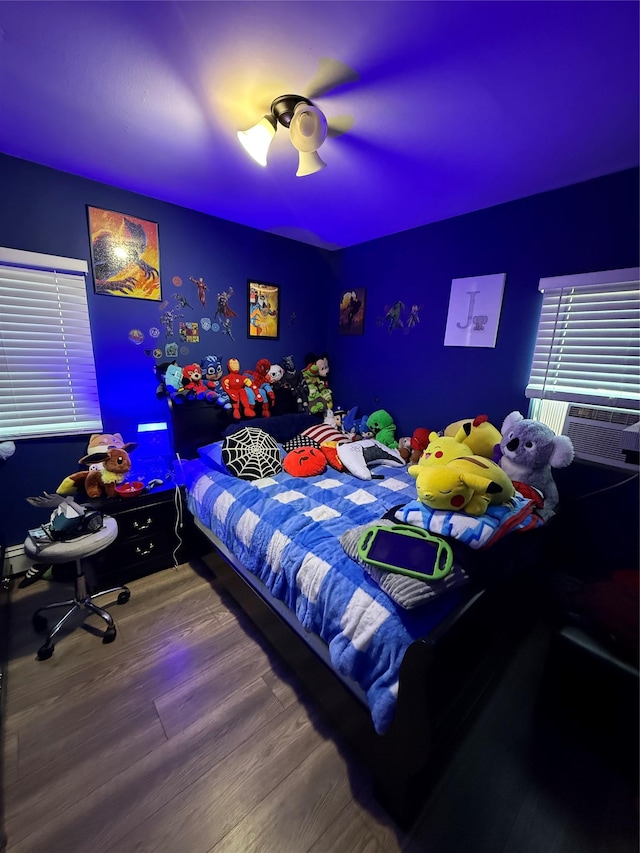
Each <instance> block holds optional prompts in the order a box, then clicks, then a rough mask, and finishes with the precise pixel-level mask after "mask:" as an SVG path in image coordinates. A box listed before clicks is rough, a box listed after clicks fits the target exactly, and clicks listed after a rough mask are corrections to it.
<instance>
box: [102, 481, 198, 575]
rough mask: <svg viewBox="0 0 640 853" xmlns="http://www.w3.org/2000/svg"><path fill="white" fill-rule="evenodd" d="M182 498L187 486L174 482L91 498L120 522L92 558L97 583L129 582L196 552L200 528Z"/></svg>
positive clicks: (189, 556)
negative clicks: (124, 495)
mask: <svg viewBox="0 0 640 853" xmlns="http://www.w3.org/2000/svg"><path fill="white" fill-rule="evenodd" d="M184 498H185V494H184V487H182V486H175V485H173V484H171V485H165V486H162V487H159V488H156V489H153V490H152V491H150V492H147V491H144V492H142V493H141V494H139V495H135V496H134V497H130V498H121V497H114V498H102V499H100V500H92V501H91V505H92V506H94V507H96V508H97V509H100V510H101V511H102V512H104V513H105V514H107V515H110V516H112V517H113V518H115V519H116V521H117V522H118V538H117V539H116V541H115V542H114V543H113V544H112V545H110V546H109V547H108V548H105V550H104V551H101V552H100V554H97V555H96V557H95V558H94V559H93V560H92V570H93V573H94V575H95V578H94V584H95V585H96V586H97V587H99V588H106V587H108V586H117V585H118V584H123V583H129V582H130V581H133V580H136V579H137V578H141V577H144V576H146V575H149V574H152V573H153V572H157V571H160V570H162V569H168V568H169V567H170V566H176V565H179V564H180V563H184V562H186V561H187V560H189V559H190V558H191V557H192V556H194V555H195V553H196V552H197V540H196V533H195V530H194V527H193V520H192V518H191V516H190V514H189V513H188V512H186V510H185V505H184ZM94 584H92V585H94Z"/></svg>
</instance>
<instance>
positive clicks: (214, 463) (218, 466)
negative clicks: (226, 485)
mask: <svg viewBox="0 0 640 853" xmlns="http://www.w3.org/2000/svg"><path fill="white" fill-rule="evenodd" d="M198 456H199V457H200V459H202V461H203V462H204V463H205V465H208V466H209V468H212V469H213V470H214V471H220V472H221V473H222V474H228V473H229V470H228V468H227V466H226V465H225V464H224V459H223V458H222V441H214V442H213V444H206V445H205V446H204V447H199V448H198Z"/></svg>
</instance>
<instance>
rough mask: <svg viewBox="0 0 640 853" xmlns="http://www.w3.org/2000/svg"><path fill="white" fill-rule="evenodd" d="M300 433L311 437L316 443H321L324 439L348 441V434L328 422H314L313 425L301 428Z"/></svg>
mask: <svg viewBox="0 0 640 853" xmlns="http://www.w3.org/2000/svg"><path fill="white" fill-rule="evenodd" d="M302 435H307V436H309V438H313V439H314V441H317V442H318V444H322V443H323V442H325V441H349V436H347V435H345V434H344V433H343V432H340V430H337V429H336V428H335V427H333V426H331V425H330V424H315V426H310V427H308V428H307V429H305V430H303V431H302Z"/></svg>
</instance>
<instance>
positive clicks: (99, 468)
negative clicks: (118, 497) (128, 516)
mask: <svg viewBox="0 0 640 853" xmlns="http://www.w3.org/2000/svg"><path fill="white" fill-rule="evenodd" d="M137 446H138V445H137V444H136V443H135V442H129V443H128V444H125V445H124V446H123V447H111V448H109V449H107V450H104V451H102V452H100V453H96V452H95V451H94V452H93V453H90V454H88V455H87V456H83V457H82V459H79V460H78V462H79V463H80V464H81V465H89V466H90V468H89V470H88V471H78V472H77V473H75V474H70V475H69V476H68V477H65V478H64V480H63V481H62V482H61V483H60V485H59V486H58V488H57V489H56V493H57V494H59V495H72V494H75V492H76V491H77V490H78V489H79V488H80V487H82V488H84V490H85V492H86V493H87V496H88V497H90V498H100V497H102V495H103V494H106V496H107V497H108V498H112V497H113V496H114V495H115V494H116V486H117V485H118V483H122V481H123V480H124V478H125V476H126V474H127V473H128V472H129V471H130V470H131V459H130V457H129V453H128V451H129V450H135V448H136V447H137Z"/></svg>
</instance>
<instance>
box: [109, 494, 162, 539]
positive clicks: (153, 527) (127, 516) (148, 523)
mask: <svg viewBox="0 0 640 853" xmlns="http://www.w3.org/2000/svg"><path fill="white" fill-rule="evenodd" d="M116 519H117V522H118V541H120V540H122V539H125V538H131V537H136V536H149V535H150V534H152V533H159V532H166V531H167V530H173V528H174V526H175V522H176V509H175V507H174V506H173V504H172V503H160V504H155V505H152V506H144V507H138V508H136V509H131V510H127V511H125V512H119V513H118V514H117V516H116Z"/></svg>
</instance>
